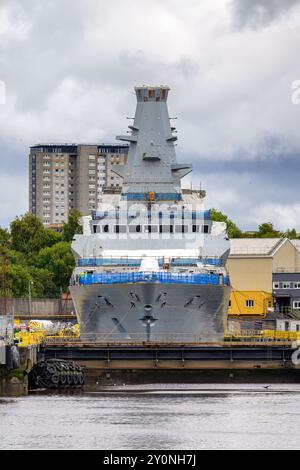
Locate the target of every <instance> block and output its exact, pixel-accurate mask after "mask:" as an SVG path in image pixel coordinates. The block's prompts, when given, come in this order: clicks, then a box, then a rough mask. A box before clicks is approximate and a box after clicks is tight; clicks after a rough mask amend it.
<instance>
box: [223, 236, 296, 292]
mask: <svg viewBox="0 0 300 470" xmlns="http://www.w3.org/2000/svg"><path fill="white" fill-rule="evenodd" d="M227 268H228V271H229V275H230V281H231V286H232V289H233V290H236V291H247V292H248V291H256V292H257V291H260V292H264V293H269V294H271V293H272V274H273V272H276V271H277V270H280V269H284V270H285V271H292V272H293V271H295V270H297V269H298V270H299V268H300V254H299V251H298V250H297V247H296V246H295V245H294V244H293V243H292V242H291V241H290V240H289V239H287V238H234V239H231V240H230V255H229V258H228V261H227Z"/></svg>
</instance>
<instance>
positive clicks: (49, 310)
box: [8, 298, 75, 318]
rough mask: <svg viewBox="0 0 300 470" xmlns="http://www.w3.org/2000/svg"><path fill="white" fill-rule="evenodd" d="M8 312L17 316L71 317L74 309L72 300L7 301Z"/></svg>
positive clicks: (20, 299)
mask: <svg viewBox="0 0 300 470" xmlns="http://www.w3.org/2000/svg"><path fill="white" fill-rule="evenodd" d="M8 311H9V312H11V313H14V314H15V316H16V317H18V316H31V317H33V318H34V316H37V317H42V316H45V317H46V316H49V317H51V316H60V315H62V316H63V315H71V314H72V313H74V315H75V309H74V305H73V302H72V300H70V299H68V300H62V299H24V298H14V299H9V300H8Z"/></svg>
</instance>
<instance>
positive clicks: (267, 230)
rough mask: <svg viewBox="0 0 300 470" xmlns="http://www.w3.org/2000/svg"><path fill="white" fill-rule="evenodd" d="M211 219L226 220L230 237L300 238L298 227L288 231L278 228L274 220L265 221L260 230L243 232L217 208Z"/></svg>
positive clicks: (211, 214)
mask: <svg viewBox="0 0 300 470" xmlns="http://www.w3.org/2000/svg"><path fill="white" fill-rule="evenodd" d="M210 217H211V220H214V221H217V222H226V224H227V231H228V236H229V238H282V237H286V238H290V239H291V240H292V239H299V238H300V235H299V233H297V231H296V229H294V228H293V229H287V230H286V231H281V230H277V229H276V228H274V226H273V224H272V222H264V223H262V224H260V225H259V226H258V230H256V231H253V232H243V231H242V230H241V229H240V228H239V227H238V226H237V225H236V224H235V223H234V222H233V221H232V220H230V219H229V218H228V216H227V215H225V214H223V213H222V212H220V211H217V210H216V209H211V212H210Z"/></svg>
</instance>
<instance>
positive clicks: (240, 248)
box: [230, 238, 300, 255]
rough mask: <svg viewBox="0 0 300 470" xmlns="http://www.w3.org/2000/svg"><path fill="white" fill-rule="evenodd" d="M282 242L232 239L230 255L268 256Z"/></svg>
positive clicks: (263, 239)
mask: <svg viewBox="0 0 300 470" xmlns="http://www.w3.org/2000/svg"><path fill="white" fill-rule="evenodd" d="M283 240H284V239H283V238H232V239H231V240H230V255H270V254H271V253H272V251H273V250H274V249H275V248H276V246H277V245H278V244H279V243H280V242H281V241H283ZM299 241H300V240H299Z"/></svg>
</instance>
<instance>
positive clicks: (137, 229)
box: [129, 225, 141, 233]
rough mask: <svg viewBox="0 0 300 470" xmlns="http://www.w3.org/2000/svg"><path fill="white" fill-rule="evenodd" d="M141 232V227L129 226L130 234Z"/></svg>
mask: <svg viewBox="0 0 300 470" xmlns="http://www.w3.org/2000/svg"><path fill="white" fill-rule="evenodd" d="M139 232H141V226H140V225H129V233H139Z"/></svg>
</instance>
